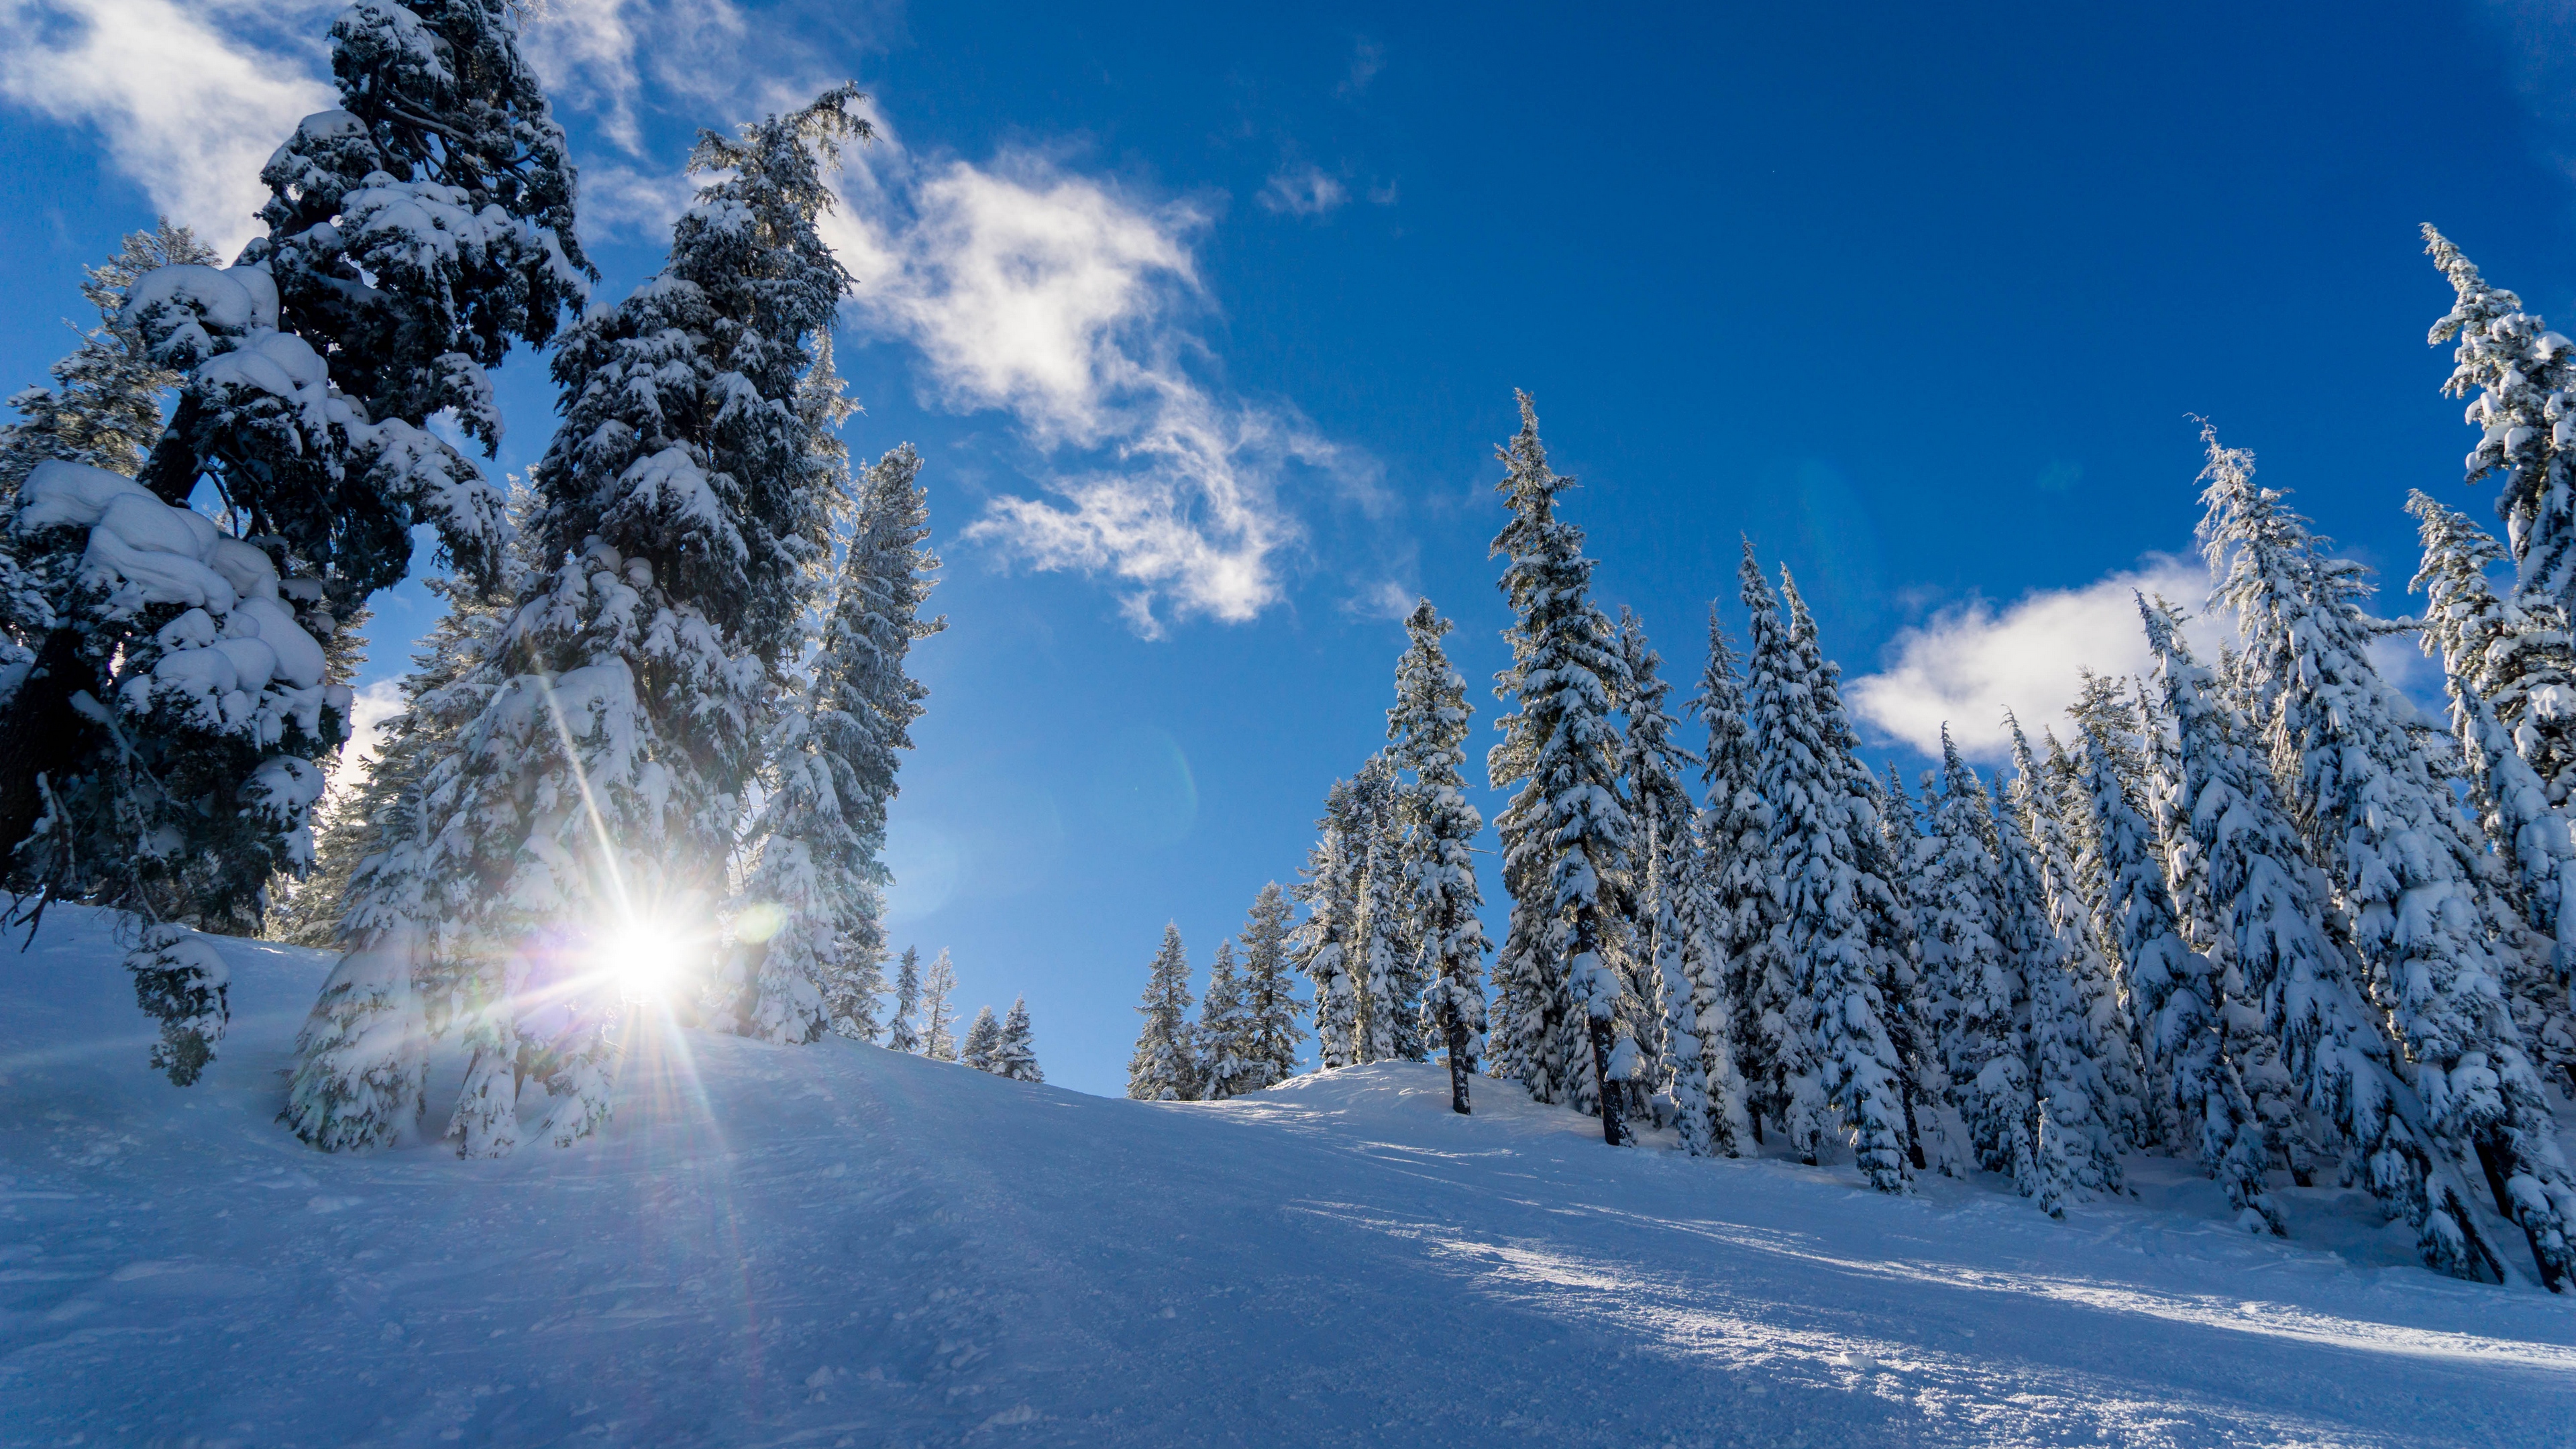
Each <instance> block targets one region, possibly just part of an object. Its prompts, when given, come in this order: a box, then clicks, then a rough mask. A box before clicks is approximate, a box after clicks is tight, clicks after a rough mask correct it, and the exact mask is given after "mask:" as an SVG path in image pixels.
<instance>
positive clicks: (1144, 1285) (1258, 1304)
mask: <svg viewBox="0 0 2576 1449" xmlns="http://www.w3.org/2000/svg"><path fill="white" fill-rule="evenodd" d="M218 949H219V950H220V951H221V952H222V954H223V955H224V956H225V957H226V958H227V960H228V961H229V962H230V963H231V966H232V972H233V986H232V1003H233V1013H234V1021H233V1028H232V1030H231V1032H230V1034H229V1035H228V1036H227V1037H226V1039H225V1041H224V1044H223V1046H222V1048H221V1055H220V1057H219V1059H218V1060H217V1062H216V1063H215V1064H214V1066H213V1067H212V1068H210V1069H209V1070H208V1072H207V1073H206V1076H205V1079H204V1081H203V1082H202V1083H201V1084H200V1085H198V1086H196V1087H194V1088H190V1089H178V1088H173V1087H171V1086H169V1085H168V1084H167V1083H166V1082H165V1081H163V1080H162V1079H161V1077H160V1076H159V1075H158V1074H157V1073H154V1072H152V1071H150V1070H148V1069H147V1068H146V1067H145V1065H144V1055H145V1052H146V1049H147V1046H148V1043H149V1041H150V1035H151V1034H150V1031H149V1029H148V1023H147V1021H146V1019H145V1018H143V1017H142V1016H141V1015H140V1014H139V1013H137V1012H136V1011H135V1009H134V1006H133V1001H132V996H131V993H130V988H129V987H128V985H127V984H126V981H125V979H124V976H123V973H122V972H120V971H118V970H117V969H116V967H115V962H116V960H117V957H118V956H119V954H121V952H120V948H119V947H118V946H117V945H116V944H115V942H114V941H113V939H112V936H111V933H110V932H109V930H108V928H107V925H106V922H105V920H104V918H102V917H100V916H98V915H96V914H94V913H89V912H83V911H79V910H75V909H66V908H61V907H57V908H56V909H55V911H54V912H53V913H52V916H51V918H50V919H49V920H48V923H47V925H46V928H45V931H44V934H43V935H42V936H41V937H40V938H39V939H38V940H37V942H36V943H35V946H34V948H33V949H32V950H31V951H30V952H28V953H27V954H24V955H17V954H14V953H13V954H12V955H11V956H9V957H8V958H7V960H6V962H5V964H0V1443H6V1444H59V1443H70V1442H86V1443H89V1444H102V1443H108V1444H120V1445H128V1444H131V1445H149V1444H174V1445H175V1444H181V1443H188V1444H197V1445H206V1446H213V1445H220V1444H245V1445H248V1444H257V1445H262V1446H276V1449H285V1446H292V1445H314V1446H319V1445H342V1444H347V1445H360V1444H381V1445H439V1444H447V1443H467V1444H499V1445H516V1444H556V1443H570V1444H590V1443H599V1444H643V1445H693V1444H723V1445H790V1444H793V1445H853V1446H879V1445H910V1444H976V1445H981V1444H1065V1445H1095V1444H1109V1445H1116V1444H1174V1445H1183V1444H1186V1445H1200V1444H1209V1445H1220V1444H1299V1445H1310V1444H1311V1445H1333V1444H1375V1443H1390V1444H1392V1443H1405V1444H1478V1445H1510V1444H1521V1443H1530V1444H1547V1445H1567V1444H1575V1445H1590V1444H1605V1445H1665V1444H1676V1445H1733V1444H1745V1445H1791V1446H1825V1445H1844V1444H1872V1445H1875V1444H1900V1445H1901V1444H2139V1445H2165V1444H2178V1445H2198V1444H2259V1445H2274V1444H2277V1445H2321V1444H2336V1445H2343V1444H2390V1445H2395V1444H2408V1445H2447V1444H2461V1445H2471V1444H2475V1445H2499V1444H2516V1445H2518V1444H2543V1443H2564V1442H2567V1440H2568V1439H2569V1437H2570V1435H2571V1433H2576V1302H2571V1301H2569V1300H2567V1299H2560V1298H2552V1297H2550V1296H2548V1295H2545V1294H2542V1293H2540V1292H2538V1291H2537V1290H2530V1289H2525V1290H2520V1291H2507V1290H2501V1289H2494V1288H2484V1287H2478V1286H2475V1285H2470V1284H2465V1283H2458V1282H2453V1281H2450V1280H2447V1279H2443V1278H2439V1277H2436V1276H2434V1275H2433V1274H2431V1273H2428V1272H2426V1271H2424V1270H2423V1269H2421V1268H2418V1267H2414V1266H2412V1265H2411V1261H2410V1260H2411V1258H2412V1253H2411V1249H2410V1248H2409V1246H2408V1244H2407V1243H2406V1241H2405V1240H2404V1235H2403V1233H2402V1231H2400V1232H2398V1233H2397V1234H2395V1235H2391V1234H2390V1233H2388V1232H2386V1231H2383V1230H2380V1229H2378V1228H2376V1227H2375V1226H2374V1225H2373V1224H2372V1220H2371V1214H2370V1212H2369V1209H2368V1205H2367V1202H2366V1199H2363V1198H2362V1197H2361V1195H2360V1194H2358V1193H2345V1192H2339V1191H2335V1190H2331V1189H2322V1188H2321V1189H2312V1190H2305V1191H2302V1190H2297V1189H2283V1190H2282V1193H2281V1196H2282V1201H2283V1202H2284V1205H2285V1207H2286V1208H2287V1210H2288V1213H2289V1216H2290V1220H2291V1227H2292V1231H2293V1233H2294V1234H2295V1236H2294V1237H2293V1239H2292V1240H2291V1241H2289V1242H2287V1243H2283V1242H2277V1241H2272V1240H2264V1239H2256V1238H2250V1237H2247V1236H2246V1235H2244V1234H2242V1233H2240V1232H2238V1231H2236V1230H2235V1229H2233V1228H2231V1227H2229V1226H2227V1225H2226V1224H2225V1222H2224V1221H2223V1217H2224V1204H2223V1202H2222V1201H2221V1199H2220V1197H2219V1194H2218V1192H2217V1191H2216V1189H2215V1188H2213V1187H2211V1186H2210V1185H2209V1184H2207V1183H2204V1182H2200V1181H2197V1180H2195V1179H2192V1178H2190V1177H2189V1176H2188V1175H2185V1174H2178V1173H2172V1172H2164V1173H2159V1171H2158V1169H2159V1168H2161V1167H2162V1166H2163V1164H2160V1163H2154V1162H2147V1163H2141V1162H2139V1160H2137V1159H2131V1160H2130V1166H2131V1170H2132V1173H2133V1175H2134V1176H2135V1177H2137V1178H2139V1179H2141V1180H2142V1181H2141V1183H2140V1186H2141V1188H2142V1190H2143V1194H2144V1195H2143V1197H2142V1198H2140V1199H2138V1200H2135V1201H2130V1202H2123V1203H2119V1204H2096V1205H2093V1206H2090V1207H2085V1206H2078V1207H2075V1208H2073V1209H2071V1211H2070V1216H2069V1220H2068V1221H2067V1222H2065V1223H2062V1224H2058V1223H2051V1222H2049V1221H2048V1220H2047V1219H2045V1218H2043V1217H2042V1216H2040V1214H2039V1213H2038V1212H2037V1211H2036V1210H2035V1209H2033V1208H2032V1207H2031V1206H2030V1205H2029V1204H2028V1203H2026V1202H2024V1201H2022V1200H2021V1199H2019V1198H2017V1197H2014V1196H2012V1195H2011V1194H2010V1193H2009V1192H2008V1191H2006V1190H2005V1189H2003V1188H2002V1187H2001V1185H2000V1184H1998V1183H1994V1182H1987V1183H1984V1184H1979V1185H1961V1184H1955V1183H1949V1182H1942V1181H1933V1182H1930V1183H1928V1184H1926V1186H1925V1189H1924V1191H1923V1193H1922V1195H1921V1196H1919V1197H1915V1198H1910V1199H1891V1198H1886V1197H1882V1196H1879V1195H1878V1194H1875V1193H1871V1192H1869V1191H1866V1190H1865V1189H1863V1188H1862V1187H1861V1185H1860V1180H1859V1176H1858V1174H1857V1173H1856V1172H1855V1171H1854V1170H1853V1169H1851V1168H1850V1167H1848V1166H1843V1167H1835V1168H1826V1169H1812V1168H1804V1167H1799V1166H1796V1165H1794V1164H1790V1163H1783V1162H1771V1161H1762V1162H1723V1161H1719V1162H1694V1161H1691V1160H1689V1159H1686V1158H1682V1157H1680V1156H1678V1155H1675V1154H1673V1153H1671V1152H1668V1151H1659V1150H1654V1148H1653V1147H1651V1146H1649V1147H1648V1148H1644V1149H1639V1150H1631V1151H1624V1152H1623V1151H1613V1150H1612V1149H1609V1148H1606V1147H1603V1146H1602V1145H1601V1144H1600V1142H1599V1139H1598V1136H1597V1127H1596V1125H1595V1124H1594V1123H1592V1122H1591V1121H1590V1120H1589V1119H1586V1118H1581V1117H1577V1116H1575V1115H1573V1114H1571V1113H1569V1112H1565V1111H1562V1110H1559V1109H1554V1108H1540V1107H1535V1106H1532V1105H1531V1104H1530V1103H1528V1102H1527V1101H1526V1100H1525V1099H1518V1100H1515V1099H1514V1098H1513V1097H1512V1095H1511V1094H1509V1093H1507V1091H1506V1089H1504V1088H1503V1087H1502V1086H1501V1085H1500V1084H1497V1083H1493V1082H1490V1081H1482V1080H1480V1081H1479V1082H1478V1083H1477V1105H1478V1113H1479V1115H1477V1116H1476V1117H1474V1118H1472V1119H1461V1118H1457V1117H1453V1116H1451V1115H1450V1114H1449V1113H1448V1111H1447V1097H1448V1087H1447V1082H1446V1078H1445V1075H1444V1073H1443V1072H1442V1070H1441V1069H1439V1068H1437V1067H1432V1066H1409V1065H1378V1066H1371V1067H1359V1068H1350V1069H1346V1070H1343V1071H1339V1072H1333V1073H1329V1074H1324V1075H1321V1076H1308V1077H1300V1078H1298V1079H1296V1080H1295V1081H1293V1082H1291V1083H1290V1084H1288V1085H1286V1086H1283V1087H1280V1088H1276V1089H1274V1090H1271V1091H1268V1092H1264V1093H1259V1094H1256V1095H1254V1096H1251V1097H1248V1098H1244V1099H1240V1100H1237V1101H1234V1102H1228V1103H1223V1104H1209V1105H1178V1104H1144V1103H1135V1102H1126V1101H1114V1100H1109V1099H1104V1098H1097V1097H1088V1096H1083V1095H1081V1094H1078V1093H1074V1092H1069V1091H1064V1090H1061V1089H1057V1088H1051V1087H1042V1086H1031V1085H1025V1084H1021V1083H1016V1082H1009V1081H1004V1080H1002V1079H1000V1078H996V1077H989V1076H985V1075H983V1074H981V1073H978V1072H974V1071H971V1070H968V1069H966V1068H962V1067H958V1066H953V1065H949V1064H945V1063H936V1062H930V1061H926V1060H923V1059H921V1058H918V1057H910V1056H902V1055H897V1054H895V1053H891V1052H887V1051H884V1050H881V1049H878V1048H874V1047H865V1046H859V1045H855V1044H852V1043H847V1042H841V1041H837V1040H835V1041H827V1042H824V1043H821V1044H818V1045H813V1046H804V1047H775V1046H769V1045H765V1044H762V1043H759V1042H756V1041H751V1040H746V1039H741V1038H733V1037H723V1036H716V1035H712V1034H709V1033H704V1032H699V1031H678V1030H671V1029H668V1028H662V1029H656V1030H653V1031H649V1032H643V1033H639V1038H640V1039H639V1044H638V1045H637V1047H636V1048H635V1050H634V1053H633V1055H632V1056H630V1058H629V1059H628V1062H627V1064H626V1072H625V1077H624V1081H623V1086H622V1096H623V1101H622V1104H621V1105H620V1107H619V1109H618V1116H617V1118H616V1120H615V1121H614V1123H613V1124H612V1125H611V1126H610V1128H609V1129H608V1130H607V1132H606V1133H605V1134H604V1135H603V1136H602V1137H601V1138H600V1139H598V1140H596V1141H594V1142H591V1143H587V1144H584V1145H583V1146H580V1147H576V1148H573V1149H571V1150H567V1151H557V1150H552V1149H547V1148H542V1147H531V1148H529V1149H528V1150H525V1151H523V1152H521V1153H519V1154H518V1155H516V1156H514V1157H511V1158H508V1159H505V1160H502V1161H497V1162H460V1161H458V1160H456V1159H455V1158H453V1157H451V1156H449V1155H448V1154H447V1153H446V1152H445V1151H444V1150H442V1149H441V1148H440V1147H439V1146H437V1145H436V1144H430V1145H425V1146H420V1147H413V1148H406V1149H400V1150H396V1151H392V1152H388V1153H384V1154H380V1155H376V1156H369V1157H330V1156H325V1155H322V1154H319V1153H316V1152H313V1151H311V1150H310V1149H308V1148H305V1147H303V1146H302V1145H300V1144H299V1143H297V1142H296V1141H295V1140H294V1138H292V1137H291V1136H289V1135H288V1134H287V1132H286V1131H285V1130H284V1129H283V1128H282V1127H280V1126H279V1125H277V1123H276V1121H275V1117H276V1113H277V1110H278V1108H279V1106H280V1104H281V1102H282V1101H283V1097H284V1090H285V1089H284V1078H283V1071H284V1068H285V1067H286V1065H287V1052H288V1047H289V1044H290V1043H291V1042H292V1040H293V1037H294V1033H295V1029H296V1027H297V1026H298V1025H299V1024H300V1022H301V1020H302V1018H303V1015H304V1011H305V1008H306V1007H307V1006H308V1005H309V1004H310V1002H311V1000H312V997H313V993H314V991H315V989H316V988H317V987H318V985H319V984H320V982H321V979H322V976H323V973H324V971H325V969H326V966H327V964H328V959H329V958H327V957H325V956H323V955H321V954H320V953H316V952H310V951H300V950H294V949H291V948H285V947H273V946H265V945H261V944H257V943H251V942H240V941H223V942H219V943H218ZM1040 1045H1041V1047H1042V1046H1043V1045H1044V1041H1043V1037H1042V1036H1041V1040H1040ZM443 1075H444V1076H446V1077H447V1078H448V1079H449V1080H451V1081H452V1080H453V1078H454V1072H453V1070H452V1068H451V1069H450V1070H448V1071H446V1072H445V1073H443ZM445 1106H446V1104H445V1103H437V1102H434V1103H433V1104H432V1105H431V1113H432V1123H433V1125H435V1123H436V1122H437V1121H438V1120H440V1119H441V1114H443V1112H444V1110H445ZM1653 1140H1654V1139H1653V1138H1652V1136H1651V1134H1650V1136H1649V1141H1650V1143H1651V1142H1652V1141H1653ZM76 1436H85V1438H76Z"/></svg>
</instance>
